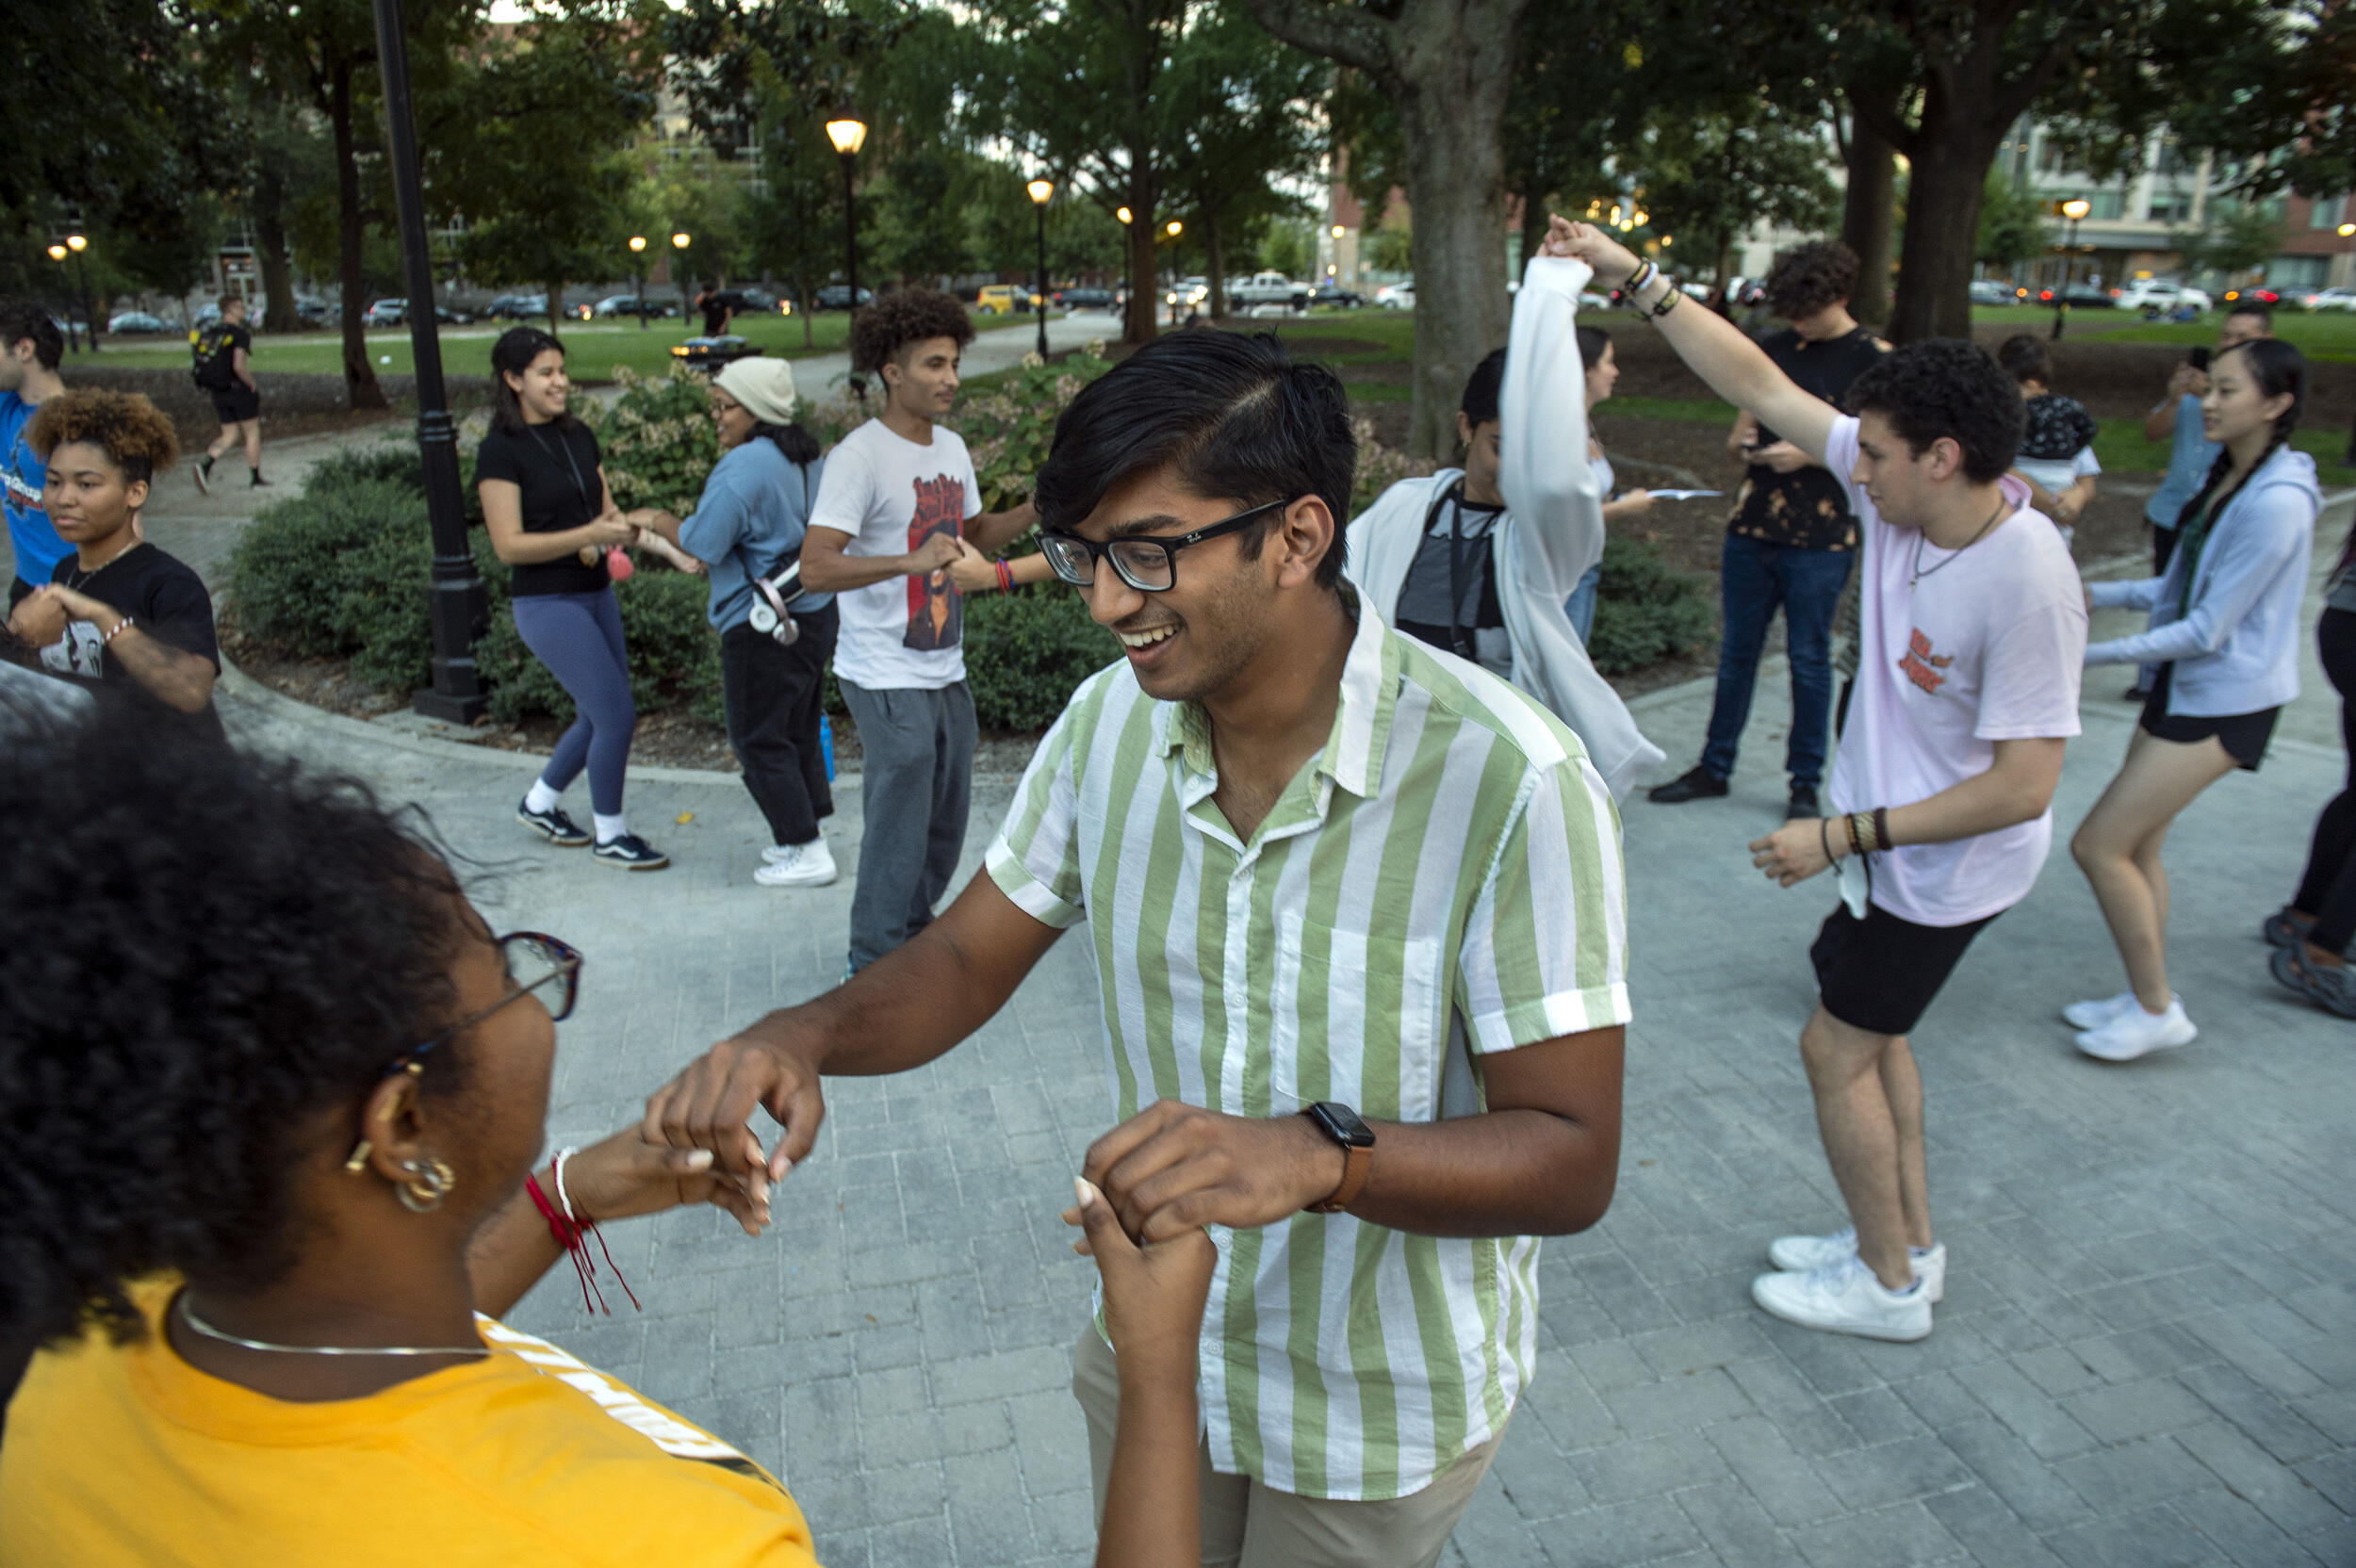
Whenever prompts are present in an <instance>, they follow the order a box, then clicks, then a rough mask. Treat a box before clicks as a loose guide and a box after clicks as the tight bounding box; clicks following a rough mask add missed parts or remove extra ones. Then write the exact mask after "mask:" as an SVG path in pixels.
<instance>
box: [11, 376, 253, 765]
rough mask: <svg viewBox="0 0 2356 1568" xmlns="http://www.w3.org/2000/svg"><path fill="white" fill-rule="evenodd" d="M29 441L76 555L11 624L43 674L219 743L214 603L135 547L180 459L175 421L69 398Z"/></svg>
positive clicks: (52, 510) (40, 420)
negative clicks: (126, 699) (153, 496)
mask: <svg viewBox="0 0 2356 1568" xmlns="http://www.w3.org/2000/svg"><path fill="white" fill-rule="evenodd" d="M25 439H26V440H27V441H28V442H29V443H30V444H31V446H32V448H33V449H34V450H35V451H37V452H41V453H43V454H44V456H43V459H42V461H43V462H44V463H45V464H46V466H47V472H46V475H45V482H44V484H43V490H44V494H45V505H46V507H47V509H48V513H49V520H50V522H51V523H52V524H54V525H55V526H56V528H57V533H58V535H59V537H61V538H63V539H64V540H65V542H66V543H67V544H69V545H72V546H73V547H74V554H72V555H69V556H67V557H66V558H65V559H64V560H63V561H60V562H59V563H57V570H56V572H55V574H54V575H53V576H52V578H51V579H50V582H49V585H48V586H47V587H43V588H37V589H35V590H34V591H33V592H32V593H31V594H30V595H28V596H26V597H25V601H24V602H23V603H22V604H20V605H18V606H17V608H16V612H15V613H13V614H12V615H10V616H9V617H8V629H9V630H10V631H12V632H14V633H15V634H16V635H17V636H18V637H19V638H21V639H23V640H24V641H25V642H26V643H29V644H31V645H33V646H35V647H37V648H39V649H40V650H41V664H42V666H43V667H44V668H46V669H49V670H51V671H54V672H56V673H57V674H58V675H61V676H66V677H70V678H78V679H82V680H85V681H90V682H97V683H104V684H106V685H108V686H115V687H120V688H122V689H123V690H125V691H127V692H130V693H133V694H137V695H138V697H139V698H140V699H141V700H142V702H143V703H144V704H145V705H147V706H149V707H150V708H151V709H160V710H162V711H170V712H172V713H177V714H182V715H187V716H188V717H189V718H190V719H192V720H193V721H194V722H195V723H196V724H197V725H198V726H199V727H202V728H204V729H205V730H208V731H209V732H211V733H213V734H215V735H218V734H220V733H221V719H220V716H219V715H218V714H216V713H215V712H214V711H213V681H214V679H215V678H217V677H218V676H219V675H220V673H221V647H220V644H219V642H218V641H217V639H216V638H215V636H214V632H213V601H212V597H211V596H210V595H208V594H207V593H206V592H205V584H204V582H203V581H202V580H199V579H198V577H197V575H196V574H195V573H194V572H192V571H190V570H189V569H188V567H187V566H186V565H184V564H181V563H180V562H178V561H176V560H174V559H173V558H172V557H171V556H169V555H166V554H165V553H164V552H163V551H162V550H159V549H157V548H156V547H155V546H153V545H150V544H147V543H144V542H143V541H142V540H141V539H140V538H139V508H140V507H142V506H144V505H145V504H146V502H147V498H148V496H149V494H150V493H151V492H152V490H153V487H154V484H155V476H156V475H157V474H159V473H161V472H162V471H163V470H164V469H166V468H169V467H170V466H172V460H173V459H174V458H176V457H178V456H179V452H180V447H179V442H178V440H177V439H176V438H175V437H174V436H173V434H172V421H171V420H170V419H168V418H166V417H164V416H163V414H162V413H160V412H159V411H158V410H157V409H156V407H155V404H154V403H151V402H149V401H148V400H146V399H145V398H143V397H140V396H139V395H138V394H136V393H126V392H100V391H91V390H83V391H74V392H66V393H63V394H60V395H59V396H57V397H55V398H52V399H50V400H48V401H47V402H45V403H43V404H41V412H40V413H38V414H36V415H34V416H33V422H32V424H31V425H30V426H28V427H27V428H26V431H25Z"/></svg>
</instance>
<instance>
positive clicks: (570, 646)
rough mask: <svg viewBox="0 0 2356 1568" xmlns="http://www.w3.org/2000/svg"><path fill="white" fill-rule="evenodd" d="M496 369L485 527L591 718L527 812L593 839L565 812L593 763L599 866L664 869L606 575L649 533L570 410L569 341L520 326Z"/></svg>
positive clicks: (504, 341) (531, 624)
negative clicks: (639, 815)
mask: <svg viewBox="0 0 2356 1568" xmlns="http://www.w3.org/2000/svg"><path fill="white" fill-rule="evenodd" d="M491 371H492V376H493V381H492V384H491V409H492V413H491V432H490V433H489V434H487V435H485V436H484V437H483V445H482V446H481V447H480V448H478V449H476V451H475V470H474V471H475V490H476V493H477V494H478V495H480V496H481V497H482V499H483V522H484V524H485V525H486V526H487V527H488V528H489V529H490V531H491V547H492V548H493V549H494V550H496V551H498V552H499V559H500V560H501V561H504V562H506V563H507V564H508V565H509V566H511V567H512V568H514V570H513V573H512V575H511V577H510V579H509V589H508V592H509V595H510V598H511V602H512V604H513V606H514V608H515V630H516V631H517V632H518V633H519V634H520V635H521V636H522V637H523V640H524V645H525V646H526V647H528V648H530V649H531V650H532V653H533V655H534V656H535V657H536V658H538V659H539V661H540V662H541V663H543V664H545V665H547V666H548V673H549V674H550V675H553V676H554V677H556V678H557V682H558V684H560V685H562V686H563V687H564V692H565V694H566V695H568V696H570V697H571V698H572V699H573V707H574V708H575V709H576V710H577V711H578V712H579V714H580V717H578V718H576V719H575V720H574V721H573V725H572V727H571V728H569V729H567V730H565V731H564V737H563V738H562V739H561V740H559V741H558V742H557V743H556V751H555V753H554V754H553V755H552V756H550V757H549V758H548V766H547V767H546V768H544V769H542V770H541V773H540V776H539V777H538V778H537V779H535V780H533V781H532V789H531V791H530V792H528V793H526V794H525V796H524V798H523V801H522V803H521V804H520V805H518V806H517V807H516V808H515V818H516V820H517V821H518V822H521V823H522V824H523V825H525V826H527V827H529V828H531V829H532V831H534V832H535V833H538V834H539V835H541V837H543V838H545V839H547V840H548V841H549V842H550V843H554V844H564V845H578V844H584V843H587V842H589V835H588V834H586V833H583V832H582V831H581V829H580V828H579V827H578V826H576V825H574V823H573V820H572V819H571V818H570V817H568V816H566V815H565V814H564V810H563V809H561V808H560V807H559V806H558V805H557V797H558V796H559V795H561V794H563V793H564V789H565V786H567V785H569V784H570V783H572V781H573V780H574V779H575V778H577V777H579V776H581V770H582V769H583V767H586V768H587V770H588V773H589V802H590V809H591V810H592V811H593V812H594V814H595V818H596V823H597V849H596V851H595V854H596V855H597V858H598V860H600V861H602V862H604V863H605V864H608V865H614V866H619V867H621V868H623V869H625V870H629V871H653V870H657V869H659V868H661V867H663V866H666V865H669V864H670V859H669V858H668V857H666V856H664V855H663V854H661V853H659V852H658V851H656V850H654V849H652V848H650V847H648V845H647V843H646V841H645V840H644V839H641V838H639V837H638V836H637V835H636V834H634V833H632V832H631V831H630V825H629V824H628V822H626V821H625V820H624V818H623V816H622V782H623V775H624V772H625V770H626V769H627V768H628V766H629V764H630V737H631V735H632V734H634V733H635V732H636V730H637V727H638V710H637V708H636V706H635V705H634V704H633V703H632V702H631V701H630V651H629V648H628V647H627V645H625V644H624V643H623V640H622V615H621V611H620V609H619V608H618V607H617V606H616V605H615V604H614V588H613V579H612V577H611V575H610V574H609V572H608V569H607V562H608V561H609V559H611V556H610V555H609V553H608V552H610V551H611V552H618V550H619V548H620V547H622V546H624V545H630V544H634V543H636V542H637V540H638V537H639V531H638V529H636V528H635V527H633V526H632V525H631V524H630V523H629V522H628V521H627V520H625V519H624V518H623V516H622V514H621V511H620V509H619V508H617V507H616V506H614V497H613V493H612V492H611V491H610V490H609V489H608V488H607V487H606V482H605V470H604V468H603V467H602V466H600V464H599V454H598V451H597V437H596V436H595V435H593V434H591V433H589V431H588V429H587V428H586V427H585V426H583V425H582V424H581V421H579V420H578V419H575V418H574V417H572V416H571V415H570V414H568V413H566V412H565V404H566V401H567V400H568V399H569V397H570V395H571V391H572V388H571V384H570V383H569V382H567V381H566V379H565V376H564V349H563V348H562V347H561V346H559V345H558V343H557V341H556V339H555V338H553V337H551V336H549V335H548V334H547V333H544V332H542V331H540V330H539V329H538V328H537V327H516V328H515V329H514V330H512V331H510V332H508V333H506V334H505V335H502V336H501V337H500V338H499V342H498V343H497V344H496V345H494V346H493V348H492V350H491Z"/></svg>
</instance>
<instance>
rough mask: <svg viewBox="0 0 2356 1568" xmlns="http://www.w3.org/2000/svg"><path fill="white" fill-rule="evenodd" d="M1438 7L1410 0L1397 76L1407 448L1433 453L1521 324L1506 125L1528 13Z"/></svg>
mask: <svg viewBox="0 0 2356 1568" xmlns="http://www.w3.org/2000/svg"><path fill="white" fill-rule="evenodd" d="M1434 9H1439V8H1436V7H1433V6H1431V5H1428V4H1424V3H1422V0H1410V5H1409V8H1408V13H1407V15H1406V16H1404V17H1402V19H1401V26H1402V33H1403V34H1404V35H1405V36H1404V37H1403V38H1402V43H1401V47H1399V49H1398V51H1397V67H1398V78H1399V79H1398V81H1397V83H1396V90H1397V92H1398V102H1399V129H1400V131H1401V132H1402V134H1403V139H1404V141H1405V143H1406V171H1407V200H1408V203H1409V204H1410V206H1412V207H1413V209H1414V211H1415V228H1414V230H1413V233H1412V237H1411V244H1412V247H1413V250H1412V253H1413V256H1414V259H1415V407H1414V410H1413V412H1412V413H1411V414H1410V416H1409V417H1408V423H1407V450H1408V453H1409V454H1410V455H1411V456H1415V457H1430V458H1442V457H1446V456H1447V455H1448V453H1449V452H1451V451H1453V450H1454V449H1455V447H1456V409H1457V405H1458V404H1459V403H1460V402H1462V401H1463V400H1464V383H1465V381H1466V380H1467V379H1469V378H1470V377H1471V375H1472V370H1473V367H1474V366H1476V365H1478V364H1479V363H1481V359H1482V358H1483V357H1484V356H1485V355H1487V354H1488V352H1489V351H1491V350H1492V349H1495V348H1497V347H1498V346H1499V345H1501V344H1503V343H1504V341H1505V335H1506V329H1507V327H1508V325H1509V324H1510V323H1511V321H1512V319H1513V300H1512V296H1511V295H1509V294H1508V293H1507V292H1506V277H1505V233H1504V229H1505V148H1504V140H1503V138H1502V136H1501V134H1500V131H1501V127H1502V125H1503V122H1504V117H1505V100H1506V95H1507V93H1508V91H1509V90H1510V88H1511V86H1512V83H1513V29H1514V24H1515V23H1516V22H1517V21H1518V20H1519V10H1520V8H1519V7H1518V6H1516V5H1513V4H1481V0H1472V3H1470V4H1467V5H1465V6H1464V7H1463V8H1462V9H1461V10H1460V9H1458V8H1455V7H1448V8H1446V9H1447V12H1448V15H1447V18H1446V22H1445V23H1444V24H1443V23H1440V22H1438V21H1436V20H1435V19H1430V18H1423V19H1419V18H1418V17H1417V15H1416V13H1417V12H1418V11H1427V12H1428V11H1431V10H1434ZM1418 20H1423V21H1424V22H1425V25H1424V26H1423V27H1418V26H1416V25H1415V24H1416V22H1417V21H1418ZM1460 24H1461V25H1460ZM1418 35H1424V36H1418Z"/></svg>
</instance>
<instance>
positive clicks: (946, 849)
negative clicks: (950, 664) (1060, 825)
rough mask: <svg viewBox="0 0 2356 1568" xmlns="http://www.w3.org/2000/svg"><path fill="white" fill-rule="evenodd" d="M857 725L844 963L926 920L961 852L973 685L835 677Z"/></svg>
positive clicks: (873, 955)
mask: <svg viewBox="0 0 2356 1568" xmlns="http://www.w3.org/2000/svg"><path fill="white" fill-rule="evenodd" d="M836 684H838V685H839V686H841V687H842V688H843V702H844V703H845V704H847V705H848V706H849V708H850V710H851V720H852V722H853V723H855V724H857V725H858V726H859V750H860V753H861V756H862V759H863V760H861V762H860V763H859V768H860V777H859V808H860V810H861V812H862V813H863V814H864V816H865V818H866V825H865V826H864V828H863V829H862V831H861V834H860V837H859V886H858V888H857V889H856V890H854V891H853V893H852V895H851V968H853V969H854V970H860V969H865V968H866V967H867V966H868V965H869V964H872V963H874V962H875V960H876V959H878V958H880V957H882V956H884V955H885V954H887V953H889V952H891V951H892V949H893V948H895V947H898V946H899V945H900V944H901V943H902V942H904V941H907V940H908V939H909V938H910V937H913V936H915V935H916V934H917V933H918V932H919V931H922V930H923V929H924V927H925V926H926V925H928V924H930V923H932V918H933V906H934V905H935V904H937V903H939V902H940V901H941V894H942V893H945V892H947V891H948V890H949V879H950V878H951V877H953V876H955V875H956V874H957V858H958V856H960V855H962V854H963V853H964V852H965V820H966V816H967V814H968V811H969V809H971V807H972V806H973V741H974V735H975V727H974V723H973V694H972V693H971V692H968V691H967V690H966V689H965V682H964V681H962V680H960V681H958V682H957V684H956V685H954V686H944V687H942V688H941V690H940V691H937V692H926V691H920V690H916V689H913V688H910V687H892V688H885V689H881V690H877V689H874V688H870V687H865V686H855V685H853V684H852V683H851V682H849V681H847V680H843V679H842V678H840V677H837V678H836Z"/></svg>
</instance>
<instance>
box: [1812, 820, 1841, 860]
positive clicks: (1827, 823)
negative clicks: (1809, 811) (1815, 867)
mask: <svg viewBox="0 0 2356 1568" xmlns="http://www.w3.org/2000/svg"><path fill="white" fill-rule="evenodd" d="M1816 841H1817V842H1818V843H1820V844H1822V845H1824V864H1826V865H1828V866H1837V865H1839V864H1840V863H1841V857H1840V856H1838V855H1835V854H1834V853H1833V852H1832V819H1831V818H1830V817H1818V818H1817V819H1816Z"/></svg>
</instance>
